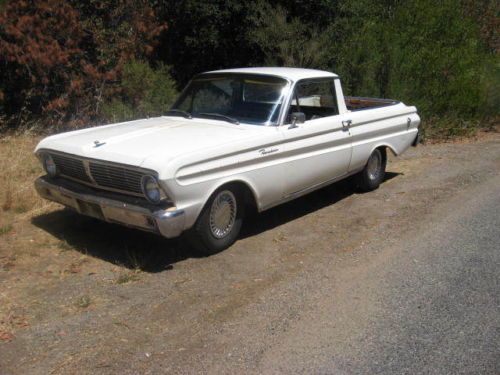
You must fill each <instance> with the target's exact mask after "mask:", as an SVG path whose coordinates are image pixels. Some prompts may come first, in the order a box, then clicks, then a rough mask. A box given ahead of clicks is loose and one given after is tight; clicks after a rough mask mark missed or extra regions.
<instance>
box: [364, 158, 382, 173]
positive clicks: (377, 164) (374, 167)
mask: <svg viewBox="0 0 500 375" xmlns="http://www.w3.org/2000/svg"><path fill="white" fill-rule="evenodd" d="M381 167H382V157H381V155H380V152H374V153H373V154H372V156H371V157H370V160H368V166H367V168H366V169H367V172H368V177H369V178H370V180H376V179H377V178H378V177H379V176H380V169H381Z"/></svg>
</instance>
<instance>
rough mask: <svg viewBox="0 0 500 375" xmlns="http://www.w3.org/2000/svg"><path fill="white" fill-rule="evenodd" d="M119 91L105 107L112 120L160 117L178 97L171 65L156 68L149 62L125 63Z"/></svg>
mask: <svg viewBox="0 0 500 375" xmlns="http://www.w3.org/2000/svg"><path fill="white" fill-rule="evenodd" d="M119 92H120V95H119V96H118V97H115V98H113V99H111V100H110V101H108V102H106V103H105V104H104V105H103V107H102V115H103V117H104V119H105V120H106V121H108V122H119V121H128V120H133V119H137V118H144V117H151V116H159V115H161V114H163V113H165V111H167V110H168V109H169V107H170V105H171V104H172V103H173V101H174V100H175V98H176V96H177V90H176V88H175V84H174V81H173V79H172V78H171V76H170V73H169V69H168V67H166V66H165V65H161V64H160V65H159V66H158V67H157V68H156V69H153V68H151V67H150V66H149V64H148V63H146V62H144V61H136V60H132V61H130V62H128V63H126V64H125V66H124V68H123V72H122V78H121V82H120V83H119Z"/></svg>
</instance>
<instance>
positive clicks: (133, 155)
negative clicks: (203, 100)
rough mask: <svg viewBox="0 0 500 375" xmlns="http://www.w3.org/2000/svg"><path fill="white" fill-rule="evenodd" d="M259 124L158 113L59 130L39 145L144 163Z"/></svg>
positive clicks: (249, 133) (237, 135) (244, 134)
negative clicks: (95, 125) (163, 115)
mask: <svg viewBox="0 0 500 375" xmlns="http://www.w3.org/2000/svg"><path fill="white" fill-rule="evenodd" d="M259 128H262V127H260V126H251V125H235V124H229V123H225V122H221V121H213V120H205V119H183V118H178V117H158V118H152V119H147V120H138V121H130V122H124V123H119V124H113V125H106V126H99V127H94V128H88V129H83V130H77V131H72V132H67V133H61V134H58V135H55V136H51V137H48V138H45V139H44V140H42V141H41V142H40V143H39V145H38V146H37V149H36V150H37V151H38V150H40V149H51V150H57V151H61V152H65V153H69V154H74V155H79V156H83V157H88V158H92V159H98V160H105V161H111V162H116V163H122V164H129V165H134V166H144V164H145V161H146V160H147V159H155V160H160V159H161V160H162V162H168V160H171V159H173V158H175V157H179V156H184V155H187V154H189V153H193V152H199V151H202V150H206V149H209V148H215V147H220V146H222V145H224V144H228V143H233V142H235V141H239V140H243V139H246V138H249V137H253V136H255V135H256V134H258V131H259Z"/></svg>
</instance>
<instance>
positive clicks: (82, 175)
mask: <svg viewBox="0 0 500 375" xmlns="http://www.w3.org/2000/svg"><path fill="white" fill-rule="evenodd" d="M51 156H52V159H53V160H54V163H56V166H57V168H58V169H59V171H60V173H61V174H62V175H65V176H68V177H72V178H76V179H77V180H81V181H84V182H91V180H90V178H89V176H88V175H87V172H85V166H84V165H83V161H82V160H79V159H74V158H70V157H67V156H62V155H58V154H51Z"/></svg>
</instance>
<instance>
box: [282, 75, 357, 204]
mask: <svg viewBox="0 0 500 375" xmlns="http://www.w3.org/2000/svg"><path fill="white" fill-rule="evenodd" d="M294 112H299V113H304V114H305V122H304V123H301V124H292V123H291V115H292V113H294ZM347 116H348V114H342V115H339V108H338V104H337V98H336V94H335V86H334V80H333V79H332V78H324V79H310V80H301V81H299V82H298V83H297V84H296V85H295V89H294V94H293V97H292V100H291V103H290V107H289V110H288V114H287V118H286V119H285V124H284V125H282V126H280V128H281V130H282V132H283V134H284V140H285V145H284V146H285V155H286V157H285V160H284V168H285V188H284V194H285V197H288V196H292V195H294V194H300V192H302V191H304V190H307V189H309V188H312V187H314V186H317V185H320V184H322V183H325V182H327V181H332V180H334V179H337V178H339V177H341V176H343V175H346V174H347V172H348V168H349V163H350V160H351V154H352V145H351V139H350V134H349V126H343V121H346V120H347ZM344 125H345V123H344Z"/></svg>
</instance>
